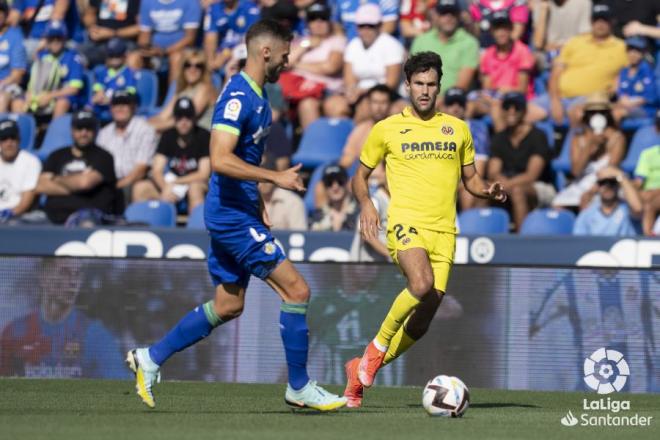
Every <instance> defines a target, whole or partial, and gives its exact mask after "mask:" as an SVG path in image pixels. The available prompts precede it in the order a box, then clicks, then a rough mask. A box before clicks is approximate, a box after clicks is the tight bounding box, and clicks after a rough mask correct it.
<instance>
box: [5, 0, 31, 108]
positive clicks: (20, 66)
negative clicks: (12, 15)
mask: <svg viewBox="0 0 660 440" xmlns="http://www.w3.org/2000/svg"><path fill="white" fill-rule="evenodd" d="M8 17H9V6H8V5H7V0H0V113H6V112H7V111H9V110H11V109H12V101H13V100H14V99H16V98H19V97H20V96H21V95H22V94H23V89H21V83H22V82H23V77H24V76H25V71H26V69H27V55H26V53H25V47H24V45H23V34H22V32H21V30H20V29H18V28H17V27H14V26H10V24H9V20H8ZM14 110H15V109H14Z"/></svg>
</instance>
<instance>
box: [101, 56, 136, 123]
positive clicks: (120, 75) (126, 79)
mask: <svg viewBox="0 0 660 440" xmlns="http://www.w3.org/2000/svg"><path fill="white" fill-rule="evenodd" d="M136 87H137V81H136V80H135V72H134V71H133V69H130V68H128V67H126V66H124V67H121V68H120V69H111V68H108V67H106V66H99V67H98V68H96V69H95V70H94V86H93V88H92V90H93V91H94V93H96V92H98V91H103V93H105V95H106V96H107V97H108V98H112V95H113V93H114V92H116V91H117V90H125V91H127V92H129V93H133V94H135V93H136V92H137V90H136ZM94 113H95V114H96V116H97V117H98V118H99V119H101V121H103V122H105V121H109V120H110V118H111V115H110V106H109V105H101V104H95V105H94Z"/></svg>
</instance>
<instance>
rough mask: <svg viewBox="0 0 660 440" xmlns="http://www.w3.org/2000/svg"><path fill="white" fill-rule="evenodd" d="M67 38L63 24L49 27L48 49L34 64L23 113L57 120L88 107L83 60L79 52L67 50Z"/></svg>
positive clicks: (41, 53)
mask: <svg viewBox="0 0 660 440" xmlns="http://www.w3.org/2000/svg"><path fill="white" fill-rule="evenodd" d="M67 35H68V32H67V30H66V25H65V24H64V22H62V21H51V22H49V23H48V25H47V26H46V29H45V31H44V35H43V36H44V38H45V39H46V48H45V49H43V50H41V51H40V52H39V53H38V55H37V59H36V61H35V62H34V63H33V64H32V68H31V70H30V82H29V83H28V86H27V93H26V95H25V100H26V102H25V103H24V104H23V107H24V110H23V111H29V112H31V113H34V114H35V115H36V116H37V117H45V118H48V117H54V118H55V117H58V116H61V115H63V114H65V113H67V112H69V111H70V110H74V111H75V110H77V109H78V108H79V107H82V106H83V105H84V104H85V98H86V97H84V96H82V94H81V91H82V89H83V87H84V82H83V66H82V59H81V57H80V55H79V54H78V52H76V51H75V50H73V49H67V48H66V46H65V44H66V39H67Z"/></svg>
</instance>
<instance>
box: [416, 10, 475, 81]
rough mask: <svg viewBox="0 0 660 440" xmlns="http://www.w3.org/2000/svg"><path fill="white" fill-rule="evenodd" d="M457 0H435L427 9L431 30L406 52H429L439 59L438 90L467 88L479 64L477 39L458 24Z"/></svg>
mask: <svg viewBox="0 0 660 440" xmlns="http://www.w3.org/2000/svg"><path fill="white" fill-rule="evenodd" d="M459 14H460V8H459V5H458V2H457V0H439V1H438V2H437V3H436V6H435V9H434V10H432V11H431V23H433V29H431V30H430V31H428V32H426V33H424V34H422V35H420V36H418V37H417V38H415V40H414V41H413V43H412V46H411V47H410V53H411V54H415V53H417V52H425V51H431V52H435V53H437V54H438V55H440V57H441V58H442V91H443V93H444V90H447V89H449V88H451V87H460V88H461V89H463V90H468V89H469V88H470V85H471V83H472V81H473V80H474V76H475V73H476V71H477V66H478V65H479V42H478V41H477V39H476V38H474V37H473V36H472V35H470V34H469V33H468V32H467V31H466V30H465V29H463V28H462V27H461V26H460V20H459Z"/></svg>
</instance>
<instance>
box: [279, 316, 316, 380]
mask: <svg viewBox="0 0 660 440" xmlns="http://www.w3.org/2000/svg"><path fill="white" fill-rule="evenodd" d="M280 333H281V334H282V342H283V343H284V352H285V353H286V363H287V365H288V366H289V385H291V388H293V389H294V390H299V389H301V388H302V387H304V386H305V385H307V382H309V376H308V375H307V351H308V348H309V329H308V328H307V303H305V304H287V303H282V307H281V308H280Z"/></svg>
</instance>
